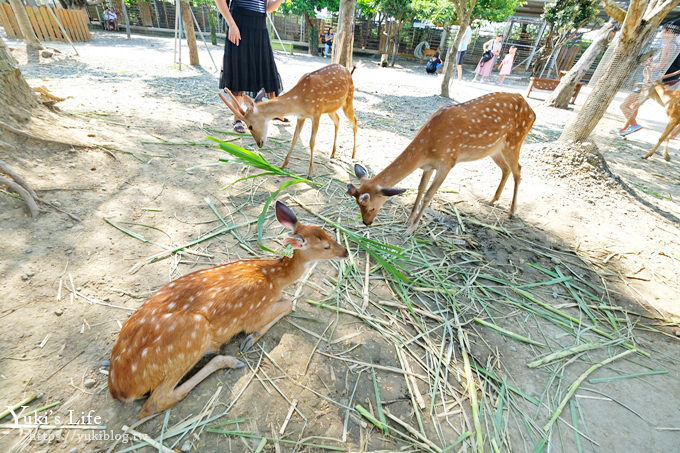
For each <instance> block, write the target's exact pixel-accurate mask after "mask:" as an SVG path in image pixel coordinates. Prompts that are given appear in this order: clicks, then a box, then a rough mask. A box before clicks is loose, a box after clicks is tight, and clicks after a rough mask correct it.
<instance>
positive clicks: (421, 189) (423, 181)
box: [406, 168, 434, 225]
mask: <svg viewBox="0 0 680 453" xmlns="http://www.w3.org/2000/svg"><path fill="white" fill-rule="evenodd" d="M432 173H434V168H431V169H429V170H425V171H423V176H422V177H421V178H420V184H419V185H418V196H416V201H415V203H413V209H411V215H409V216H408V220H407V221H406V222H407V223H408V224H409V225H411V224H413V220H414V219H415V217H416V214H417V213H418V207H419V205H420V202H421V200H422V199H423V195H425V189H426V188H427V184H428V183H429V182H430V178H431V177H432Z"/></svg>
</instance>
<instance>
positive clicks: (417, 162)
mask: <svg viewBox="0 0 680 453" xmlns="http://www.w3.org/2000/svg"><path fill="white" fill-rule="evenodd" d="M535 119H536V115H535V114H534V111H533V110H532V109H531V107H529V104H527V102H526V101H525V100H524V98H523V97H522V96H521V95H519V94H511V93H491V94H487V95H484V96H481V97H478V98H476V99H473V100H471V101H468V102H465V103H463V104H457V105H451V106H447V107H442V108H441V109H439V110H437V111H436V112H435V113H434V114H433V115H432V116H431V117H430V119H429V120H428V121H427V122H426V123H425V124H424V125H423V127H421V128H420V130H419V131H418V133H417V134H416V137H415V138H414V139H413V141H412V142H411V143H410V144H409V145H408V146H407V147H406V149H405V150H404V151H403V152H402V153H401V154H400V155H399V156H398V157H397V158H396V159H395V160H394V162H392V163H391V164H390V165H388V166H387V167H386V168H385V169H384V170H383V171H381V172H380V173H378V174H377V175H376V176H374V177H373V178H372V179H369V178H368V172H367V171H366V169H365V168H364V167H362V166H361V165H358V164H357V165H355V166H354V171H355V174H356V175H357V177H358V178H359V181H360V182H361V186H360V187H359V188H356V187H354V186H353V185H352V184H349V185H348V186H347V189H348V190H347V193H348V194H349V195H351V196H353V197H354V198H355V199H356V202H357V204H358V205H359V209H360V210H361V217H362V219H363V222H364V224H365V225H370V224H371V223H373V220H374V219H375V217H376V215H377V214H378V212H379V211H380V208H381V207H382V205H383V203H385V201H386V200H387V197H390V196H393V195H398V194H400V193H403V192H404V191H405V190H404V189H395V188H393V186H394V185H395V184H397V183H398V182H399V181H401V180H402V179H404V178H406V177H407V176H408V175H410V174H411V173H413V172H414V171H416V170H417V169H419V168H421V169H423V176H422V178H421V180H420V185H419V186H418V196H417V197H416V201H415V203H414V205H413V210H412V211H411V215H410V216H409V218H408V223H409V227H408V229H407V233H409V234H410V233H413V232H414V231H415V229H416V227H417V225H418V222H419V221H420V218H421V217H422V216H423V213H424V212H425V208H426V207H427V205H428V204H429V203H430V201H431V200H432V197H433V196H434V194H435V193H436V192H437V190H438V189H439V186H441V185H442V183H443V182H444V179H446V175H448V174H449V171H451V169H452V168H453V167H454V166H455V165H456V164H457V163H458V162H469V161H473V160H477V159H482V158H483V157H486V156H489V157H491V159H493V161H494V162H495V163H496V165H498V166H499V167H500V168H501V172H502V175H501V182H500V184H499V185H498V189H497V190H496V193H495V195H494V196H493V198H492V199H491V203H495V202H496V201H497V200H498V198H499V197H500V195H501V192H502V191H503V186H505V181H506V180H507V179H508V176H509V175H510V173H511V172H512V176H513V178H514V180H515V190H514V192H513V195H512V204H511V205H510V212H509V214H510V217H512V215H513V214H514V212H515V201H516V199H517V188H518V186H519V181H520V169H521V166H520V165H519V162H518V161H519V150H520V147H521V146H522V143H523V142H524V139H525V138H526V136H527V134H528V133H529V130H530V129H531V126H532V125H533V124H534V120H535ZM435 171H436V175H435V177H434V180H433V182H432V184H431V185H430V187H429V188H428V189H427V192H426V191H425V189H426V187H427V185H428V182H429V181H430V178H431V177H432V174H433V173H434V172H435Z"/></svg>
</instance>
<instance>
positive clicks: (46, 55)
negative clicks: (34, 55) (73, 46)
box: [40, 50, 54, 58]
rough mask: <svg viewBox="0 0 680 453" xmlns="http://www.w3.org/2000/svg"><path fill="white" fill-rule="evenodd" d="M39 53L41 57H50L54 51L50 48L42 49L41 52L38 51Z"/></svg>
mask: <svg viewBox="0 0 680 453" xmlns="http://www.w3.org/2000/svg"><path fill="white" fill-rule="evenodd" d="M40 55H41V56H42V57H43V58H52V57H53V56H54V52H52V51H51V50H43V51H42V52H40Z"/></svg>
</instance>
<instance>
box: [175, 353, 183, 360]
mask: <svg viewBox="0 0 680 453" xmlns="http://www.w3.org/2000/svg"><path fill="white" fill-rule="evenodd" d="M177 358H178V359H180V360H184V353H183V352H180V353H179V354H177Z"/></svg>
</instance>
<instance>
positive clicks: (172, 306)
mask: <svg viewBox="0 0 680 453" xmlns="http://www.w3.org/2000/svg"><path fill="white" fill-rule="evenodd" d="M175 305H176V304H175V303H174V302H170V303H169V304H168V308H175Z"/></svg>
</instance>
